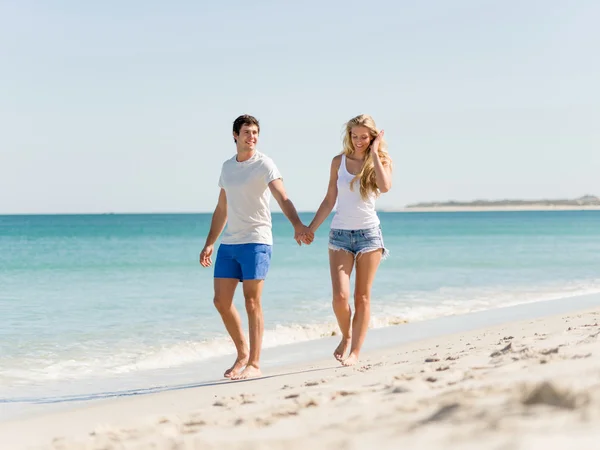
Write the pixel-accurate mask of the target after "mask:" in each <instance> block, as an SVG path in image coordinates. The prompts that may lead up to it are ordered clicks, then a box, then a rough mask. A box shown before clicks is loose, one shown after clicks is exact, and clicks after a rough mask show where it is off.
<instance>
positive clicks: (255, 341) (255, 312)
mask: <svg viewBox="0 0 600 450" xmlns="http://www.w3.org/2000/svg"><path fill="white" fill-rule="evenodd" d="M263 285H264V280H245V281H244V299H245V300H246V312H247V313H248V328H249V331H250V332H249V334H250V357H249V358H248V363H247V364H246V368H245V369H244V370H243V371H242V372H241V373H239V374H238V375H235V376H232V377H231V379H232V380H245V379H246V378H255V377H260V376H261V375H262V374H261V372H260V350H261V346H262V339H263V331H264V319H263V312H262V304H261V295H262V289H263Z"/></svg>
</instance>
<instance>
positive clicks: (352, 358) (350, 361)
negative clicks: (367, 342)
mask: <svg viewBox="0 0 600 450" xmlns="http://www.w3.org/2000/svg"><path fill="white" fill-rule="evenodd" d="M357 362H358V355H357V354H355V353H350V354H349V355H348V357H347V358H346V359H345V360H343V361H342V366H353V365H354V364H356V363H357Z"/></svg>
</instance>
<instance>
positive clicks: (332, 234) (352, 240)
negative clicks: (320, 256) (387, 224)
mask: <svg viewBox="0 0 600 450" xmlns="http://www.w3.org/2000/svg"><path fill="white" fill-rule="evenodd" d="M329 249H330V250H344V251H346V252H348V253H352V254H353V255H355V256H356V255H359V254H361V253H365V252H372V251H374V250H378V249H382V250H383V252H382V259H384V258H386V257H387V256H388V254H389V251H388V250H387V249H386V248H385V246H384V245H383V234H382V233H381V227H380V226H376V227H373V228H366V229H364V230H338V229H335V228H332V229H331V230H330V231H329Z"/></svg>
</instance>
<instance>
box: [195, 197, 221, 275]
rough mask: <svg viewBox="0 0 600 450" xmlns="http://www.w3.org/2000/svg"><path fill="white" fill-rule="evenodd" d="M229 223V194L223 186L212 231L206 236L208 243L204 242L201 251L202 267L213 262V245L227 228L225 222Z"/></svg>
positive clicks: (213, 219)
mask: <svg viewBox="0 0 600 450" xmlns="http://www.w3.org/2000/svg"><path fill="white" fill-rule="evenodd" d="M226 223H227V195H226V194H225V189H223V188H221V192H219V200H218V202H217V206H216V208H215V211H214V212H213V215H212V220H211V222H210V231H209V232H208V236H207V237H206V243H205V244H204V248H203V249H202V252H200V264H201V265H202V267H208V266H210V265H211V264H212V259H211V256H212V254H213V247H214V245H215V242H217V239H218V238H219V236H220V235H221V233H222V232H223V229H224V228H225V224H226Z"/></svg>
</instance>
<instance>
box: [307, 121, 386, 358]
mask: <svg viewBox="0 0 600 450" xmlns="http://www.w3.org/2000/svg"><path fill="white" fill-rule="evenodd" d="M386 147H387V145H386V143H385V140H384V138H383V130H381V132H379V131H378V130H377V127H376V126H375V122H374V121H373V119H372V118H371V116H368V115H366V114H362V115H360V116H357V117H354V118H353V119H351V120H350V121H348V123H347V124H346V132H345V135H344V149H343V151H342V153H341V154H339V155H337V156H336V157H334V158H333V161H332V162H331V173H330V179H329V187H328V189H327V194H326V195H325V198H324V199H323V202H322V203H321V206H320V207H319V209H318V211H317V213H316V214H315V217H314V219H313V221H312V222H311V224H310V225H309V228H310V229H311V230H312V231H313V232H316V231H317V229H318V228H319V226H320V225H321V224H322V223H323V221H324V220H325V219H326V218H327V217H328V216H329V214H330V213H331V211H332V209H333V207H334V206H335V204H336V200H337V208H336V213H335V216H334V217H333V220H332V222H331V230H330V232H329V266H330V269H331V283H332V287H333V311H334V312H335V317H336V318H337V322H338V325H339V327H340V330H341V332H342V341H341V342H340V345H338V347H337V348H336V349H335V351H334V353H333V355H334V356H335V358H336V359H337V360H338V361H341V363H342V364H343V365H344V366H352V365H354V364H356V362H357V361H358V357H359V354H360V349H361V347H362V345H363V342H364V340H365V336H366V334H367V329H368V328H369V321H370V303H371V286H372V285H373V280H374V279H375V272H376V271H377V268H378V267H379V263H380V262H381V259H382V258H384V257H385V256H387V253H388V252H387V250H386V249H385V247H384V245H383V236H382V234H381V227H380V225H379V217H378V216H377V213H376V211H375V200H376V199H377V197H378V196H379V194H380V193H382V192H388V191H389V190H390V188H391V186H392V176H391V175H392V160H391V158H390V157H389V155H388V153H387V151H386ZM355 266H356V277H355V278H356V280H355V281H356V283H355V287H354V318H352V310H351V308H350V305H349V304H348V299H349V298H350V275H351V273H352V270H353V268H354V267H355ZM348 347H350V353H349V354H348V357H346V358H344V356H345V354H346V352H347V350H348Z"/></svg>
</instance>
